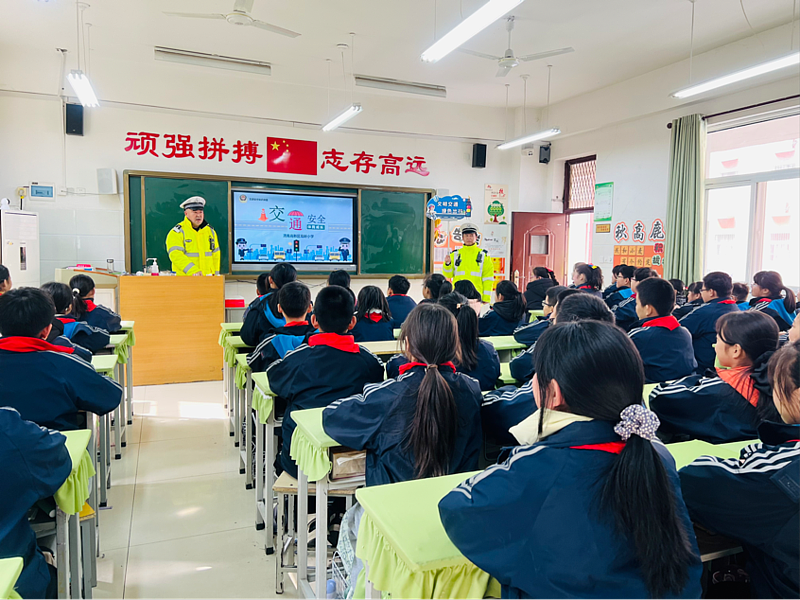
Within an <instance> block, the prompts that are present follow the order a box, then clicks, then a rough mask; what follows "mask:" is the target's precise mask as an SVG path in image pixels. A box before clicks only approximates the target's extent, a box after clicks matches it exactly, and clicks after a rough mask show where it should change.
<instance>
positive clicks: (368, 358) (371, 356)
mask: <svg viewBox="0 0 800 600" xmlns="http://www.w3.org/2000/svg"><path fill="white" fill-rule="evenodd" d="M390 327H391V325H390ZM358 354H359V356H360V357H361V358H362V359H363V360H364V361H365V362H366V363H367V364H369V365H372V364H374V363H377V364H378V365H380V366H381V367H383V361H382V360H381V359H380V357H379V356H378V355H377V354H375V353H374V352H373V351H372V350H370V349H369V348H366V347H364V345H363V344H358Z"/></svg>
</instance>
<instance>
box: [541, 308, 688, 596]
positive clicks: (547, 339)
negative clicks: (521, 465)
mask: <svg viewBox="0 0 800 600" xmlns="http://www.w3.org/2000/svg"><path fill="white" fill-rule="evenodd" d="M576 297H577V296H576ZM534 364H535V367H536V376H537V379H538V385H539V393H540V397H541V398H542V401H541V404H542V408H543V409H545V408H547V407H548V406H549V404H550V401H551V400H550V398H551V396H552V394H551V393H550V389H549V388H550V384H551V382H553V381H556V382H558V385H559V387H560V389H561V394H562V395H563V397H564V401H565V403H566V405H567V410H568V411H569V412H572V413H574V414H577V415H583V416H586V417H590V418H593V419H595V420H598V421H608V422H610V423H614V424H616V423H618V422H619V421H620V413H621V412H622V411H623V410H624V409H626V408H627V407H629V406H632V405H641V403H642V388H643V384H644V369H643V367H642V359H641V358H640V357H639V353H638V352H637V350H636V347H635V346H634V345H633V342H632V341H631V340H630V339H629V338H628V336H627V335H626V334H625V333H624V332H623V331H622V330H621V329H619V328H617V327H615V326H613V325H610V324H608V323H600V322H597V321H578V322H576V323H560V324H557V325H555V326H553V327H550V328H549V329H548V330H547V331H546V332H545V333H544V334H543V335H542V337H540V338H539V340H538V342H537V344H536V348H535V350H534ZM543 415H545V416H543V419H546V418H547V417H546V413H544V412H543ZM539 428H540V434H541V430H542V422H541V420H540V424H539ZM598 500H599V502H598V503H597V509H598V512H599V514H600V515H601V518H605V519H608V520H609V521H610V522H611V523H613V525H614V527H615V529H616V531H617V533H618V535H619V536H620V537H622V538H624V539H626V540H630V544H631V546H632V548H633V549H634V551H635V554H636V557H637V562H638V563H639V568H640V572H641V574H642V578H643V579H644V583H645V585H646V587H647V590H648V592H649V595H650V597H651V598H662V597H664V596H665V595H667V594H669V595H677V594H679V593H680V592H681V591H682V590H683V589H684V587H685V585H686V583H687V581H688V578H689V568H690V566H691V565H692V563H693V562H695V561H696V560H697V557H696V555H695V554H694V550H693V548H692V545H691V542H690V537H689V532H688V531H687V530H686V527H685V526H684V524H683V522H682V519H681V518H680V516H679V514H678V509H677V503H678V496H677V494H676V490H675V489H673V486H672V484H671V483H670V478H669V475H668V473H667V470H666V468H665V467H664V463H663V462H662V460H661V457H660V456H659V454H658V452H657V451H656V449H655V446H654V445H653V443H652V442H650V441H649V440H646V439H643V438H641V437H639V436H638V435H635V434H634V435H631V437H630V438H628V440H627V442H626V443H625V446H624V447H623V448H622V451H621V452H620V453H619V454H618V455H616V458H615V459H614V460H613V463H612V466H611V468H610V469H609V470H608V472H607V474H606V475H605V477H602V476H601V479H600V481H599V498H598Z"/></svg>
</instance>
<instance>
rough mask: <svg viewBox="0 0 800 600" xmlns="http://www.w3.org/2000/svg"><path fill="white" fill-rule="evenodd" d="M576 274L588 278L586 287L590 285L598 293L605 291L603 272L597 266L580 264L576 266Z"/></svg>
mask: <svg viewBox="0 0 800 600" xmlns="http://www.w3.org/2000/svg"><path fill="white" fill-rule="evenodd" d="M575 272H576V273H578V274H579V275H583V276H584V277H586V283H585V284H584V285H588V286H589V287H590V288H592V289H593V290H596V291H600V290H602V289H603V270H602V269H601V268H600V267H598V266H597V265H590V264H587V263H580V264H578V265H575Z"/></svg>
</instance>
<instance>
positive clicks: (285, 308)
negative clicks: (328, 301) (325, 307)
mask: <svg viewBox="0 0 800 600" xmlns="http://www.w3.org/2000/svg"><path fill="white" fill-rule="evenodd" d="M278 304H279V305H280V307H281V311H282V312H283V314H284V316H287V317H291V318H292V319H299V318H300V317H305V316H306V314H308V306H309V305H310V304H311V290H309V289H308V286H307V285H305V284H304V283H300V282H299V281H290V282H289V283H287V284H286V285H284V286H283V287H282V288H281V290H280V291H279V292H278Z"/></svg>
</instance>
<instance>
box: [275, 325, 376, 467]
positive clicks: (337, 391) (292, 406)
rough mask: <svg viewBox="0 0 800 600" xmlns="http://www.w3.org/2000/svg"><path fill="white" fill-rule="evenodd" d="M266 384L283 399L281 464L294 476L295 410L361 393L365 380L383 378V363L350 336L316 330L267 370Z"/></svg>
mask: <svg viewBox="0 0 800 600" xmlns="http://www.w3.org/2000/svg"><path fill="white" fill-rule="evenodd" d="M267 377H269V387H270V389H272V391H273V392H275V394H276V395H277V396H278V397H279V398H281V399H283V400H285V401H286V404H287V405H286V412H285V413H284V416H283V429H282V431H283V445H282V448H281V466H282V467H283V469H284V470H285V471H287V472H288V473H289V474H290V475H291V476H292V477H297V465H295V463H294V461H293V460H292V458H291V456H290V454H289V450H290V449H291V445H292V434H293V433H294V429H295V427H297V424H296V423H295V422H294V419H292V413H293V412H294V411H296V410H305V409H308V408H323V407H325V406H328V405H329V404H330V403H331V402H333V401H335V400H340V399H342V398H348V397H349V396H353V395H355V394H358V393H360V392H361V391H362V390H363V389H364V386H365V385H366V384H368V383H376V382H378V381H383V363H382V362H381V360H380V359H379V358H378V357H377V356H375V355H374V354H373V353H372V352H370V351H369V350H367V349H366V348H362V347H361V346H359V345H358V344H356V343H355V342H354V341H353V336H352V335H339V334H336V333H317V334H315V335H312V336H311V337H309V338H308V343H307V344H301V345H300V346H298V347H297V348H296V349H295V350H292V351H291V352H289V353H288V354H287V355H286V356H285V357H284V358H282V359H281V360H277V361H275V362H274V363H272V364H271V365H270V366H269V368H268V369H267Z"/></svg>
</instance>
